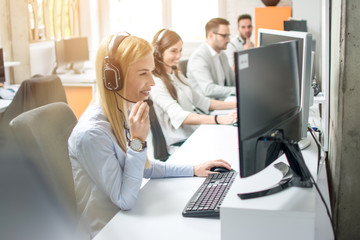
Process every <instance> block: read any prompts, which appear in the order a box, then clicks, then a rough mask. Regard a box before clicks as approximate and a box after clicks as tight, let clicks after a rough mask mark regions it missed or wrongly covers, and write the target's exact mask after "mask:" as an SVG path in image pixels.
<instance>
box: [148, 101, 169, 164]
mask: <svg viewBox="0 0 360 240" xmlns="http://www.w3.org/2000/svg"><path fill="white" fill-rule="evenodd" d="M149 118H150V129H151V134H152V141H153V147H154V158H155V159H158V160H160V161H166V160H167V159H168V158H169V156H170V154H169V153H168V151H167V145H166V140H165V137H164V133H163V131H162V129H161V126H160V123H159V120H158V118H157V116H156V113H155V109H154V105H152V104H151V106H150V109H149Z"/></svg>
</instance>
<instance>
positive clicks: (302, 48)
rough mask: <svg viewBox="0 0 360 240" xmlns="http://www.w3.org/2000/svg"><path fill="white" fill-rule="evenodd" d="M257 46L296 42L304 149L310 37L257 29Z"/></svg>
mask: <svg viewBox="0 0 360 240" xmlns="http://www.w3.org/2000/svg"><path fill="white" fill-rule="evenodd" d="M258 39H259V46H267V45H270V44H274V43H279V42H284V41H290V40H297V41H298V47H297V49H298V61H299V78H300V83H299V84H300V88H299V90H300V101H301V111H302V113H301V136H302V141H300V142H299V145H300V148H305V147H307V146H308V145H309V144H310V141H309V139H308V138H307V128H308V119H309V108H310V92H311V91H310V88H311V66H312V65H311V52H312V49H311V46H312V35H311V34H310V33H307V32H298V31H280V30H271V29H259V32H258Z"/></svg>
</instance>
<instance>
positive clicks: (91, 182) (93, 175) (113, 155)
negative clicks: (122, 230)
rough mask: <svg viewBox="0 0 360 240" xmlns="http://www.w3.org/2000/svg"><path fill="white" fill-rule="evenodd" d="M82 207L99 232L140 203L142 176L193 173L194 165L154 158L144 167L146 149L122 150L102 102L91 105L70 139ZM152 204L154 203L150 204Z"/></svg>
mask: <svg viewBox="0 0 360 240" xmlns="http://www.w3.org/2000/svg"><path fill="white" fill-rule="evenodd" d="M68 148H69V156H70V161H71V164H72V169H73V176H74V183H75V191H76V197H77V203H78V208H79V211H80V214H81V218H82V220H84V221H85V225H87V226H88V227H89V228H90V229H89V231H90V232H91V235H92V236H94V235H96V233H97V232H98V231H99V230H100V229H101V228H102V227H103V226H104V225H105V224H106V223H107V222H108V221H109V220H110V219H111V218H112V217H113V216H114V215H115V214H116V213H117V212H118V211H119V210H120V209H122V210H129V209H131V208H132V207H134V205H135V204H136V200H137V196H138V193H139V190H140V187H141V183H142V178H143V177H145V178H163V177H181V176H193V175H194V172H193V171H194V170H193V166H192V165H185V164H170V163H163V162H160V161H157V160H150V163H151V166H152V167H151V168H149V169H144V166H145V161H146V152H147V149H145V150H144V151H142V152H136V151H133V150H132V149H131V148H129V147H128V148H127V151H126V153H124V152H123V151H122V149H121V148H120V146H119V145H118V143H117V140H116V137H115V135H114V133H113V131H112V128H111V125H110V122H109V121H108V119H107V118H106V116H105V114H104V112H103V110H102V108H101V106H100V104H99V103H95V104H94V105H90V106H89V107H88V108H87V110H86V111H85V112H84V114H83V115H82V116H81V118H80V119H79V122H78V124H77V125H76V126H75V128H74V129H73V131H72V134H71V136H70V138H69V141H68ZM149 207H151V206H149Z"/></svg>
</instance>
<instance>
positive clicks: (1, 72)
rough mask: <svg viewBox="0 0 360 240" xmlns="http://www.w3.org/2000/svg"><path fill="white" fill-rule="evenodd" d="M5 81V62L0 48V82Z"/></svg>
mask: <svg viewBox="0 0 360 240" xmlns="http://www.w3.org/2000/svg"><path fill="white" fill-rule="evenodd" d="M4 82H5V64H4V53H3V49H2V48H0V83H4Z"/></svg>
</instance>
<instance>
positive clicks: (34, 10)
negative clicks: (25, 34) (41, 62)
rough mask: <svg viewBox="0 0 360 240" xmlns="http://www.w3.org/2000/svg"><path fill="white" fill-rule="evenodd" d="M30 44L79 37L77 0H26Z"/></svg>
mask: <svg viewBox="0 0 360 240" xmlns="http://www.w3.org/2000/svg"><path fill="white" fill-rule="evenodd" d="M28 14H29V20H30V22H29V38H30V41H31V42H36V41H42V40H52V39H58V38H65V37H73V36H79V34H80V26H79V0H28Z"/></svg>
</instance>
